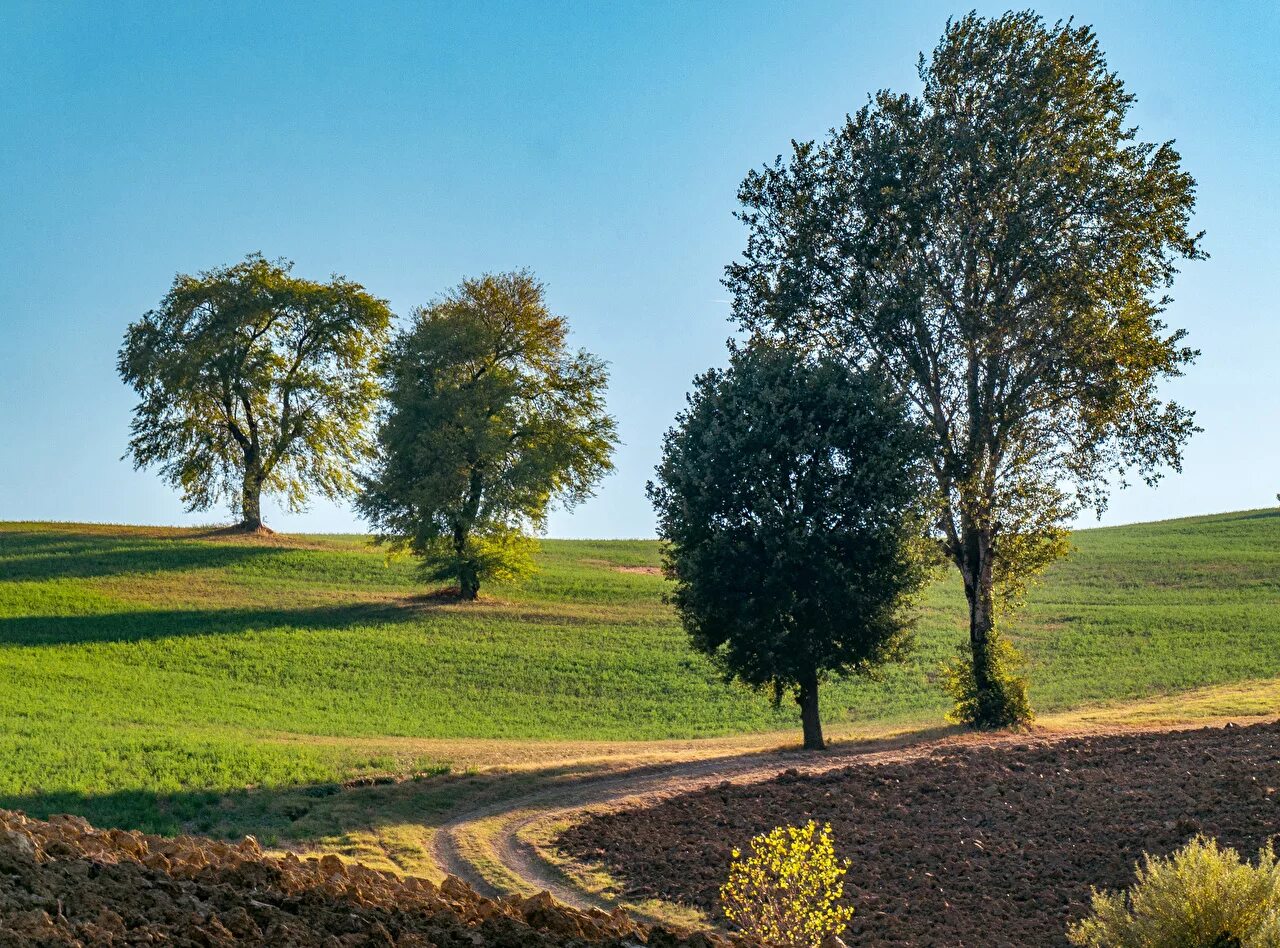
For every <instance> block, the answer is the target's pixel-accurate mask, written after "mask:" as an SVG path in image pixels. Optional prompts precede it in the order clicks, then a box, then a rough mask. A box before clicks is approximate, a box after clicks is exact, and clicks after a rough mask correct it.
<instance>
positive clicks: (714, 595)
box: [649, 344, 928, 749]
mask: <svg viewBox="0 0 1280 948" xmlns="http://www.w3.org/2000/svg"><path fill="white" fill-rule="evenodd" d="M923 450H924V440H923V437H922V435H921V432H920V431H919V429H918V427H917V426H915V425H914V424H912V423H911V422H909V421H908V419H907V416H906V408H905V406H904V404H903V402H902V401H901V399H900V398H899V397H897V396H895V395H893V394H892V393H891V392H890V391H889V390H888V389H887V387H886V386H885V385H884V384H883V383H882V382H881V381H880V380H878V379H877V378H875V377H874V376H873V375H872V374H870V373H866V372H861V371H857V370H851V369H850V368H848V367H846V366H845V365H842V364H841V363H839V362H837V361H836V360H834V359H831V358H827V357H821V358H817V359H809V358H806V357H804V356H803V355H801V354H799V353H796V352H795V351H793V350H791V349H788V348H783V347H778V346H775V345H769V344H756V345H751V346H748V347H746V348H744V349H734V351H733V352H732V358H731V360H730V364H729V368H728V369H727V370H725V371H718V370H714V369H713V370H711V371H709V372H707V373H706V374H704V375H701V376H699V377H698V378H697V380H696V381H695V382H694V390H693V393H692V394H691V395H690V396H689V400H688V408H687V410H685V411H684V412H683V413H681V414H680V415H679V416H678V418H677V419H676V426H675V427H674V428H672V429H671V430H670V431H669V432H668V433H667V436H666V440H665V442H664V446H663V455H662V463H661V464H660V465H659V466H658V469H657V480H656V481H655V482H652V483H650V484H649V497H650V499H651V500H652V501H653V504H654V506H655V508H656V509H657V512H658V535H659V536H660V537H661V538H662V539H663V540H665V541H666V543H667V548H666V554H665V555H666V571H667V574H668V576H669V577H670V578H671V579H673V580H675V584H676V585H675V591H674V594H673V595H672V602H673V603H674V605H675V608H676V611H677V612H678V613H679V615H680V618H681V620H682V622H683V623H684V626H685V628H686V629H687V630H688V631H689V634H690V636H691V638H692V640H693V644H694V646H695V648H697V649H698V650H699V651H701V652H704V653H705V654H707V655H709V656H710V657H711V659H712V660H713V662H715V663H716V664H717V665H718V666H719V667H720V668H721V670H722V671H723V672H724V673H725V675H726V677H728V678H737V679H739V680H741V681H742V682H744V683H746V684H747V685H749V686H752V687H755V688H768V689H771V690H772V693H773V698H774V701H775V703H777V702H779V701H780V700H781V698H782V695H783V694H784V693H785V692H791V693H793V694H794V696H795V699H796V702H797V703H798V704H799V706H800V716H801V721H802V724H803V727H804V746H805V747H806V748H813V749H821V748H822V747H823V746H824V743H823V737H822V722H821V719H820V717H819V708H818V685H819V682H820V681H821V680H822V679H823V678H825V677H827V676H829V675H850V674H855V673H869V672H871V671H873V670H874V669H876V668H877V667H879V666H880V665H882V664H883V663H884V662H886V661H889V660H890V659H893V658H895V657H897V656H899V655H900V654H901V653H902V652H903V650H904V649H905V647H906V646H907V644H908V640H909V633H910V623H909V619H910V616H909V606H910V603H911V600H912V597H913V596H914V594H915V593H916V592H917V591H918V590H919V589H920V587H921V586H922V585H923V583H924V582H925V580H926V578H927V575H928V563H927V561H926V559H925V557H924V556H923V555H922V554H923V544H922V542H921V537H922V535H923V531H924V520H925V518H926V510H927V504H926V498H927V495H926V493H925V491H924V481H925V478H926V477H927V472H926V471H925V469H924V466H923Z"/></svg>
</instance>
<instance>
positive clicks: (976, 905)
mask: <svg viewBox="0 0 1280 948" xmlns="http://www.w3.org/2000/svg"><path fill="white" fill-rule="evenodd" d="M1277 788H1280V723H1268V724H1258V725H1253V726H1250V727H1232V726H1230V725H1228V726H1227V727H1226V728H1205V729H1202V730H1195V731H1172V732H1163V733H1162V732H1146V733H1141V732H1139V733H1130V734H1111V735H1092V736H1077V737H1071V738H1066V739H1058V740H1045V739H1038V738H1033V737H1026V738H1019V739H1014V740H998V741H993V742H991V743H989V744H982V743H974V744H969V745H967V746H966V745H951V746H948V745H945V744H944V745H939V746H937V747H935V748H934V749H933V750H932V751H931V752H930V753H928V754H927V755H926V756H923V757H920V758H917V759H914V760H912V759H896V760H895V759H888V760H882V761H879V762H871V761H868V762H863V763H856V764H854V765H853V766H848V767H843V768H840V769H833V770H829V771H825V772H821V773H810V774H801V773H798V772H796V771H788V772H786V773H784V774H782V775H780V776H778V777H776V778H774V779H772V780H769V781H765V782H760V783H751V784H730V783H727V782H726V783H721V784H719V785H717V786H714V787H708V788H705V789H701V790H697V791H694V792H691V793H686V794H682V795H680V796H676V797H673V798H671V799H668V800H665V801H663V802H661V803H658V804H656V805H654V806H649V807H646V808H641V809H630V810H622V811H615V812H606V813H602V814H598V815H596V816H593V817H591V818H589V819H587V820H586V821H584V822H581V823H578V824H577V825H574V826H572V827H571V828H570V829H568V830H566V831H565V832H564V833H563V834H562V835H561V836H560V838H559V840H558V842H557V846H558V847H560V848H561V849H562V850H563V851H564V852H566V853H567V854H568V855H570V856H572V857H573V858H575V859H579V860H583V861H587V862H592V861H594V862H599V863H603V864H604V865H605V866H606V868H607V870H608V871H609V872H610V874H611V875H613V876H614V877H615V878H617V879H620V880H622V882H623V884H624V888H625V891H624V893H623V894H624V897H626V898H628V899H632V900H640V899H645V898H649V897H658V898H662V899H666V900H669V901H674V902H683V903H686V904H692V905H696V906H699V907H701V908H704V909H708V910H711V911H712V912H716V911H717V908H716V907H717V893H718V890H719V886H720V884H721V883H722V882H723V881H724V878H725V874H726V870H727V867H728V864H729V860H730V849H732V848H733V847H735V846H739V847H741V846H742V845H743V844H745V843H746V842H747V840H749V839H750V838H751V836H753V835H755V834H757V833H760V832H763V831H766V830H768V829H770V828H772V827H774V826H778V825H783V824H798V823H803V822H804V821H806V820H808V819H816V820H819V821H829V822H830V823H831V824H832V827H833V831H834V835H835V838H836V843H837V849H838V851H839V853H840V855H842V856H845V857H848V858H849V859H851V860H852V866H851V867H850V870H849V874H848V877H847V880H846V883H847V884H846V896H847V897H849V898H850V900H851V901H852V903H853V904H854V906H855V907H856V910H857V914H856V916H855V918H854V922H853V925H852V927H851V930H850V933H849V935H850V936H851V937H849V939H848V940H849V942H850V944H851V945H858V944H862V945H918V946H943V945H945V946H983V948H994V946H1006V945H1007V946H1015V945H1016V946H1027V945H1065V944H1067V942H1066V938H1065V934H1064V933H1065V931H1066V928H1067V925H1068V924H1069V922H1071V921H1072V920H1074V919H1077V918H1079V917H1080V916H1082V915H1083V914H1084V913H1085V912H1086V911H1087V908H1088V906H1087V903H1088V899H1089V889H1090V886H1091V885H1096V886H1098V887H1101V888H1119V887H1123V886H1126V885H1128V884H1129V883H1130V882H1132V880H1133V868H1134V863H1135V862H1136V861H1137V860H1138V859H1139V857H1140V856H1141V854H1142V853H1143V852H1144V851H1147V852H1152V853H1168V852H1170V851H1172V850H1174V849H1176V848H1177V847H1178V846H1180V845H1181V844H1182V843H1183V842H1185V841H1186V840H1187V839H1188V838H1189V837H1190V836H1192V835H1194V834H1195V833H1197V832H1202V833H1205V834H1207V835H1210V836H1215V837H1217V838H1219V839H1220V840H1221V841H1222V842H1224V843H1226V844H1228V845H1231V846H1235V847H1237V848H1239V849H1241V850H1243V851H1245V852H1248V853H1249V855H1251V856H1252V855H1253V853H1254V852H1255V851H1256V850H1257V848H1258V847H1259V846H1261V845H1262V844H1263V843H1264V842H1265V840H1266V839H1267V838H1268V837H1269V836H1270V835H1271V834H1273V833H1277V832H1280V792H1277ZM716 917H717V918H719V916H718V914H717V916H716ZM721 921H723V920H722V919H721Z"/></svg>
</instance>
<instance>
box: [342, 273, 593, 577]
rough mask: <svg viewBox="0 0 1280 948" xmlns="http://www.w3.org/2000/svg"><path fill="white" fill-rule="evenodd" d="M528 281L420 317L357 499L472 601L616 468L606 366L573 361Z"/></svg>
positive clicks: (382, 533)
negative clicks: (556, 508) (562, 510)
mask: <svg viewBox="0 0 1280 948" xmlns="http://www.w3.org/2000/svg"><path fill="white" fill-rule="evenodd" d="M544 295H545V294H544V288H543V285H542V284H541V283H539V282H538V281H537V280H536V279H535V278H534V277H533V275H532V274H530V273H528V272H527V271H518V272H515V273H503V274H497V275H486V276H482V277H480V278H479V279H473V280H464V281H463V282H462V284H461V285H460V286H458V287H457V288H456V289H455V290H453V291H451V292H450V293H448V294H447V295H445V296H444V297H443V298H442V299H440V300H438V301H437V302H435V303H433V304H432V305H430V306H427V307H424V308H420V309H418V310H416V311H415V312H414V322H413V325H412V327H411V328H409V329H408V330H407V331H406V332H405V333H403V334H402V335H401V336H400V337H399V338H398V339H397V340H395V342H394V343H393V344H392V346H391V348H390V350H389V353H388V356H387V359H386V364H385V370H384V371H385V376H386V389H387V400H388V404H389V408H388V411H387V413H386V417H385V418H384V420H383V423H382V426H381V428H380V430H379V432H378V445H379V448H380V452H379V455H378V460H377V463H376V465H375V468H374V470H373V472H372V473H371V475H370V476H369V477H368V478H366V479H365V482H364V491H363V493H362V494H361V496H360V497H359V498H358V500H357V506H358V508H359V510H360V511H361V513H362V514H363V515H364V516H365V517H366V518H367V519H368V520H369V521H370V523H371V524H373V526H374V528H375V530H376V531H377V532H378V538H377V539H378V541H379V542H382V543H387V544H389V545H390V546H391V548H392V549H393V550H396V549H408V550H410V551H411V552H412V553H414V554H416V555H418V556H420V557H422V558H423V561H424V564H425V566H426V568H427V570H428V573H429V575H430V576H431V578H433V579H455V580H456V581H457V583H458V591H459V595H460V596H461V598H463V599H475V598H476V595H477V593H478V592H479V590H480V583H481V581H482V580H486V579H490V578H510V577H514V576H517V575H519V574H521V573H523V572H525V571H526V570H527V569H528V568H529V567H530V565H531V561H530V557H531V553H532V551H533V549H534V547H535V545H536V544H535V541H534V540H533V538H532V536H531V534H532V533H534V532H537V531H541V530H542V529H543V527H544V526H545V524H546V518H547V513H548V510H549V508H550V506H551V504H552V503H553V502H558V503H559V504H560V505H561V506H563V507H566V508H569V507H572V506H574V505H575V504H577V503H578V502H580V501H582V500H584V499H585V498H587V497H590V496H591V493H592V490H593V488H594V486H595V484H596V482H597V481H598V480H599V479H600V478H601V477H602V476H603V475H604V474H605V473H607V472H608V471H609V470H611V469H612V467H613V465H612V462H611V461H610V455H611V454H612V452H613V447H614V444H615V443H616V441H617V437H616V433H615V431H616V428H615V424H614V420H613V419H612V418H611V417H610V416H609V415H608V414H607V413H606V412H605V406H604V395H605V388H606V386H607V383H608V375H607V373H606V371H605V364H604V362H602V361H601V360H600V359H598V358H596V357H595V356H593V355H591V354H590V353H588V352H586V351H583V350H578V351H577V352H572V351H570V350H569V348H568V347H567V344H566V336H567V334H568V325H567V324H566V322H565V320H564V318H563V317H561V316H555V315H553V314H552V313H551V312H549V311H548V309H547V305H546V302H545V299H544Z"/></svg>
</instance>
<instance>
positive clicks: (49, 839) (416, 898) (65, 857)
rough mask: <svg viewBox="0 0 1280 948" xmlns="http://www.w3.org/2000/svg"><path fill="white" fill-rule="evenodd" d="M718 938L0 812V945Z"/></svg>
mask: <svg viewBox="0 0 1280 948" xmlns="http://www.w3.org/2000/svg"><path fill="white" fill-rule="evenodd" d="M638 942H639V943H646V944H648V945H650V946H654V948H660V946H671V948H674V946H688V948H695V946H697V948H712V946H715V945H726V944H727V942H726V941H724V940H723V939H718V938H715V937H714V936H704V935H697V934H695V935H688V936H683V935H677V934H673V933H671V932H668V931H666V930H664V929H650V928H647V927H645V926H641V925H638V924H636V923H635V922H633V921H631V920H629V919H628V918H627V917H626V916H625V915H623V914H622V913H614V914H612V915H608V914H605V913H603V912H578V911H575V910H572V909H567V908H565V907H564V906H561V905H557V904H556V903H554V902H553V901H551V899H550V898H549V897H548V896H546V895H545V894H543V895H539V896H534V897H532V898H528V899H508V900H503V901H492V900H489V899H485V898H482V897H481V896H479V895H477V894H476V893H475V892H474V891H473V890H472V889H470V888H468V887H467V886H466V885H465V884H463V883H461V882H459V881H458V880H457V879H447V880H446V881H445V882H444V883H443V884H442V885H440V886H436V885H433V884H432V883H430V882H427V881H425V880H421V879H413V878H408V879H401V878H399V877H397V876H394V875H391V874H389V873H382V872H377V871H375V870H372V869H367V868H364V867H362V866H357V865H349V864H345V863H343V862H342V861H340V860H339V859H338V858H337V857H336V856H325V857H324V858H323V859H311V860H306V861H302V860H299V859H298V858H297V857H296V856H293V855H287V856H285V857H284V858H275V857H269V856H265V855H263V854H262V852H261V850H260V849H259V848H258V845H257V843H256V842H254V841H253V840H252V839H251V838H246V839H245V840H244V841H243V842H241V843H239V844H236V845H232V844H229V843H222V842H214V841H211V840H205V839H197V838H194V837H178V838H176V839H165V838H161V837H155V836H143V835H142V834H139V833H128V832H123V831H120V830H110V831H97V830H94V829H93V828H92V827H90V826H89V825H88V824H87V823H85V822H84V821H83V820H81V819H78V818H76V817H55V818H54V819H53V820H51V821H50V822H47V823H46V822H41V821H39V820H31V819H27V818H26V817H24V816H22V815H21V814H17V813H10V812H7V811H3V810H0V945H3V946H9V945H50V946H53V945H59V946H60V945H134V944H155V943H163V944H172V945H282V946H301V945H325V946H346V945H353V946H354V945H385V946H410V945H412V946H432V945H434V946H438V948H464V946H465V948H485V946H496V948H520V946H535V948H536V946H543V948H553V946H554V948H568V946H586V945H605V946H615V948H621V946H624V945H634V944H636V943H638Z"/></svg>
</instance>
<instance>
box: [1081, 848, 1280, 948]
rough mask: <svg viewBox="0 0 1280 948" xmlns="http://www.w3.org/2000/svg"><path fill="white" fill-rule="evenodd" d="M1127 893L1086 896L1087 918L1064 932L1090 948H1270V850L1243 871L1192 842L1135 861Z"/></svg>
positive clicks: (1278, 912)
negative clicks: (1088, 903)
mask: <svg viewBox="0 0 1280 948" xmlns="http://www.w3.org/2000/svg"><path fill="white" fill-rule="evenodd" d="M1137 874H1138V881H1137V882H1136V883H1135V884H1134V885H1133V886H1132V887H1131V888H1130V889H1129V890H1128V892H1127V893H1126V892H1099V891H1097V890H1096V889H1095V890H1094V892H1093V913H1092V914H1091V915H1090V916H1089V917H1088V918H1086V919H1084V920H1083V921H1081V922H1078V923H1077V924H1075V925H1073V926H1072V927H1071V930H1070V931H1069V932H1068V938H1069V939H1070V940H1071V943H1072V944H1074V945H1084V946H1091V948H1276V946H1280V864H1278V863H1277V860H1276V855H1275V851H1274V850H1273V849H1272V847H1271V844H1270V843H1268V844H1267V847H1266V848H1265V849H1263V850H1262V851H1261V852H1260V853H1259V854H1258V865H1257V866H1251V865H1249V864H1248V863H1247V862H1245V861H1244V860H1242V859H1241V858H1240V857H1239V856H1238V855H1237V854H1236V851H1235V850H1233V849H1222V848H1219V846H1218V844H1217V843H1216V842H1215V841H1214V840H1212V839H1205V838H1204V837H1202V836H1197V837H1196V838H1195V839H1193V840H1191V842H1189V843H1187V845H1186V846H1184V847H1183V848H1182V849H1180V850H1178V851H1177V852H1176V853H1174V854H1173V855H1172V856H1170V857H1167V858H1162V857H1159V856H1154V857H1153V856H1150V855H1144V856H1143V864H1142V865H1140V866H1138V868H1137Z"/></svg>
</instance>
